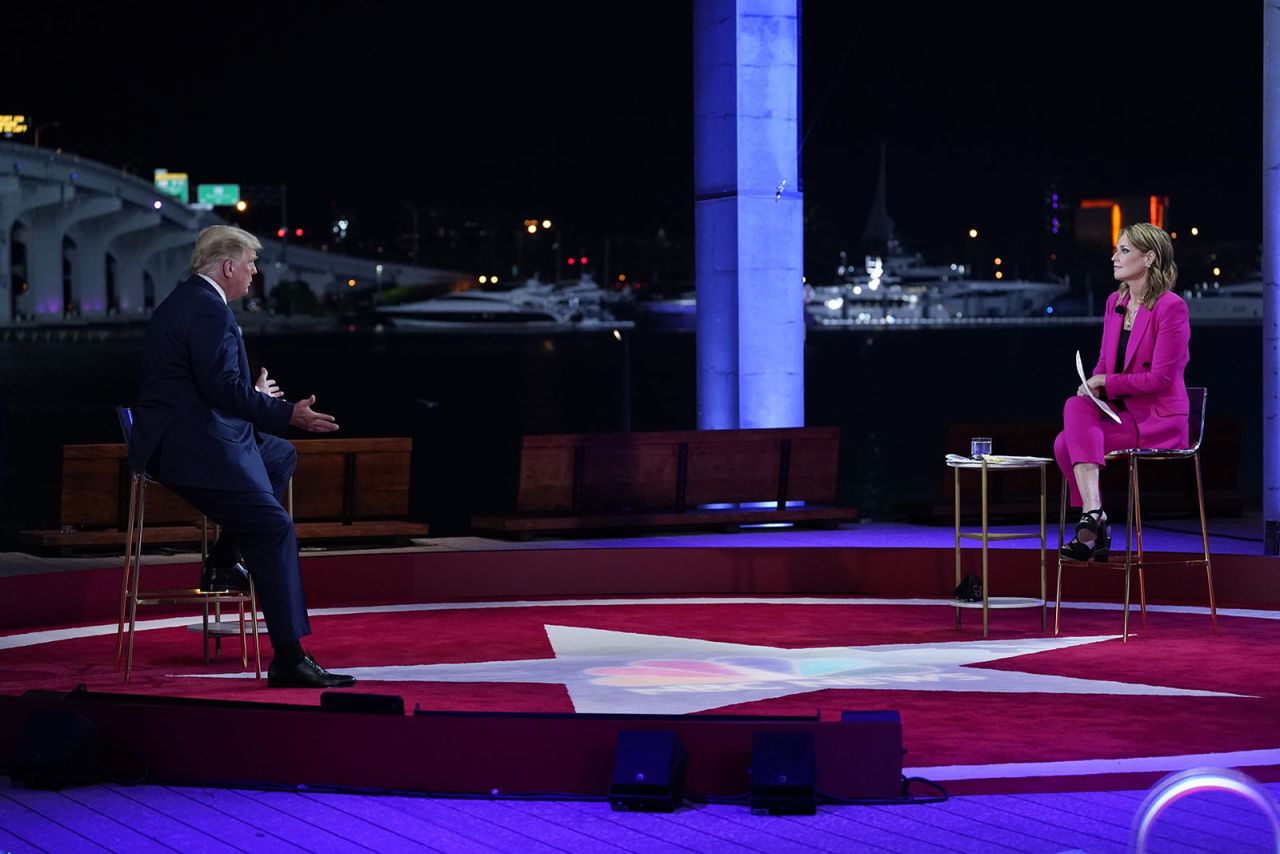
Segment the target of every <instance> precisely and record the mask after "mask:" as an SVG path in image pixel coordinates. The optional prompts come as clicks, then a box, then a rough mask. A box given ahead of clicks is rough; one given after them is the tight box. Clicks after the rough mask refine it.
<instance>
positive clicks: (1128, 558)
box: [1053, 387, 1218, 642]
mask: <svg viewBox="0 0 1280 854" xmlns="http://www.w3.org/2000/svg"><path fill="white" fill-rule="evenodd" d="M1208 396H1209V394H1208V391H1207V390H1206V389H1204V388H1200V387H1192V388H1188V389H1187V400H1188V402H1189V404H1190V412H1189V414H1188V416H1187V419H1188V428H1189V429H1188V431H1187V435H1188V436H1190V437H1192V438H1193V439H1194V444H1193V445H1192V446H1191V447H1190V448H1185V449H1181V448H1178V449H1169V448H1125V449H1124V450H1119V451H1111V452H1110V453H1108V454H1107V456H1106V459H1107V460H1108V461H1110V460H1118V459H1127V460H1128V462H1129V477H1128V484H1129V488H1128V493H1129V494H1128V498H1127V501H1126V510H1125V517H1126V521H1125V546H1124V562H1123V563H1115V564H1110V563H1108V564H1095V565H1100V566H1104V567H1107V568H1111V569H1120V570H1123V571H1124V641H1125V642H1127V641H1128V640H1129V603H1130V592H1129V590H1130V584H1129V577H1130V573H1131V571H1132V570H1134V569H1137V571H1138V601H1139V604H1140V607H1141V610H1142V626H1143V628H1146V625H1147V586H1146V579H1145V578H1144V576H1143V572H1142V570H1143V568H1144V567H1146V566H1156V565H1178V566H1196V565H1199V564H1204V572H1205V578H1206V579H1207V580H1208V583H1209V621H1210V624H1211V626H1212V629H1213V633H1214V634H1217V633H1218V609H1217V605H1216V603H1215V600H1214V596H1213V566H1212V564H1211V563H1210V559H1209V526H1208V524H1207V523H1206V521H1205V514H1204V482H1203V480H1202V479H1201V477H1200V444H1201V442H1203V441H1204V413H1205V404H1206V401H1207V400H1208ZM1139 460H1191V461H1192V462H1193V463H1194V464H1195V469H1196V501H1197V504H1198V507H1199V510H1200V541H1201V543H1202V545H1203V547H1204V557H1203V558H1194V559H1192V560H1160V561H1153V560H1147V559H1146V557H1145V556H1144V554H1143V551H1142V496H1141V492H1140V490H1139V488H1138V461H1139ZM1067 477H1070V475H1069V474H1068V475H1064V476H1063V478H1062V505H1061V508H1060V512H1059V514H1058V546H1059V549H1061V546H1062V544H1063V543H1065V542H1066V531H1067V500H1068V499H1067ZM1135 545H1136V547H1137V555H1136V556H1135V554H1134V547H1135ZM1088 563H1091V561H1077V560H1071V559H1070V558H1065V557H1063V556H1062V553H1061V551H1059V553H1058V585H1057V593H1056V594H1055V598H1054V611H1053V636H1054V637H1057V636H1058V631H1059V624H1060V622H1061V616H1062V568H1063V566H1084V565H1087V564H1088Z"/></svg>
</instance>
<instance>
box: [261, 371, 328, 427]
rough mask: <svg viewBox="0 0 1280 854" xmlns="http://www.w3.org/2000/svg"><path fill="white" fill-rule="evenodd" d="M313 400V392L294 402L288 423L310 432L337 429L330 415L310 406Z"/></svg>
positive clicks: (314, 400)
mask: <svg viewBox="0 0 1280 854" xmlns="http://www.w3.org/2000/svg"><path fill="white" fill-rule="evenodd" d="M264 373H265V372H264ZM315 402H316V396H315V395H314V394H313V395H311V396H310V397H308V398H305V399H303V400H300V401H298V402H297V403H295V404H294V405H293V415H292V416H291V417H290V418H289V423H290V424H292V425H293V426H294V427H297V428H298V429H299V430H306V431H308V432H310V433H332V432H334V431H335V430H337V429H338V424H337V422H335V421H334V420H333V416H332V415H325V414H324V413H323V412H316V411H315V410H314V409H312V408H311V407H312V405H313V404H314V403H315Z"/></svg>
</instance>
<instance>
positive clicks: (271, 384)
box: [253, 368, 284, 397]
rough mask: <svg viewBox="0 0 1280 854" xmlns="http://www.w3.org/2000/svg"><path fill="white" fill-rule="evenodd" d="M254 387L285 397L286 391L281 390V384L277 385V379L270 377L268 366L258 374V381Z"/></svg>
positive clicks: (274, 395)
mask: <svg viewBox="0 0 1280 854" xmlns="http://www.w3.org/2000/svg"><path fill="white" fill-rule="evenodd" d="M253 387H254V388H256V389H257V390H258V391H260V392H262V393H263V394H265V395H269V396H271V397H284V392H283V391H281V390H280V386H278V385H276V381H275V380H273V379H268V377H267V369H266V368H263V369H262V373H260V374H258V381H257V382H256V383H254V384H253Z"/></svg>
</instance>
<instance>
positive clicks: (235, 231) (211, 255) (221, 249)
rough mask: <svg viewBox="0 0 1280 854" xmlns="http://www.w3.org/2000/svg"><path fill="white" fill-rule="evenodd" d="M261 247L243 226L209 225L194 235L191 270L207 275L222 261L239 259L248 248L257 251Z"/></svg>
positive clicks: (260, 243)
mask: <svg viewBox="0 0 1280 854" xmlns="http://www.w3.org/2000/svg"><path fill="white" fill-rule="evenodd" d="M261 248H262V242H261V241H259V240H258V238H256V237H254V236H253V235H252V234H250V233H249V232H247V231H245V230H244V229H243V228H237V227H236V226H234V225H211V226H209V227H208V228H206V229H205V230H204V231H201V232H200V234H199V235H197V236H196V248H195V249H194V250H193V251H192V252H191V272H193V273H205V274H206V275H207V274H209V273H212V272H214V271H215V270H217V269H218V265H219V264H221V263H222V262H223V261H227V260H230V261H240V260H242V259H243V258H244V256H245V254H246V253H247V252H249V251H250V250H252V251H254V252H257V251H258V250H259V249H261Z"/></svg>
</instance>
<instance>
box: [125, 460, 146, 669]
mask: <svg viewBox="0 0 1280 854" xmlns="http://www.w3.org/2000/svg"><path fill="white" fill-rule="evenodd" d="M146 509H147V481H146V479H145V478H144V479H142V480H140V481H139V482H138V513H137V525H138V528H137V536H136V537H134V549H135V554H136V555H137V556H138V558H137V559H136V560H135V563H134V567H133V573H132V577H131V578H130V579H129V582H130V585H131V586H130V588H129V644H128V649H127V650H126V651H125V657H124V681H125V682H128V681H129V676H130V675H132V673H133V636H134V634H135V632H136V630H137V626H138V590H139V587H140V585H141V581H142V560H141V555H142V532H143V530H144V525H145V518H144V517H145V515H146Z"/></svg>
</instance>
